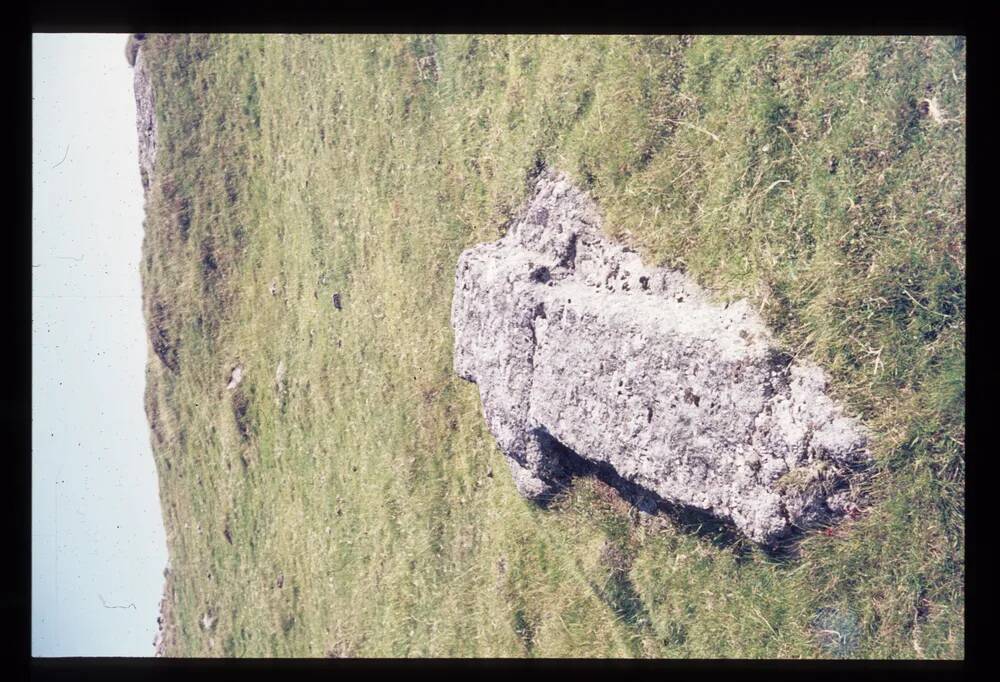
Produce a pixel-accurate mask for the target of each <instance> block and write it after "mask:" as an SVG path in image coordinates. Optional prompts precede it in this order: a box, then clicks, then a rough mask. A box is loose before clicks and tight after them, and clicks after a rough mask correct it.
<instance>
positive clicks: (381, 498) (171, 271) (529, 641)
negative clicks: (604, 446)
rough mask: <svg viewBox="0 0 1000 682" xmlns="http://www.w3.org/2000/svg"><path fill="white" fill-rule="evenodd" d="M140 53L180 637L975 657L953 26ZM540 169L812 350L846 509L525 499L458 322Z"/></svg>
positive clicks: (640, 243) (271, 642)
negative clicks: (747, 539)
mask: <svg viewBox="0 0 1000 682" xmlns="http://www.w3.org/2000/svg"><path fill="white" fill-rule="evenodd" d="M143 50H144V55H145V56H144V58H145V59H146V60H147V61H148V63H149V64H150V67H151V69H152V73H153V78H154V87H155V90H156V93H157V97H158V103H157V115H158V120H159V125H160V128H159V140H160V151H159V156H158V159H157V173H156V183H155V184H154V187H153V188H152V191H151V195H150V199H149V203H148V205H147V219H146V226H145V229H146V239H145V245H144V263H143V266H142V275H143V282H144V295H145V306H146V316H147V322H148V325H149V329H150V338H151V354H150V363H149V370H148V376H147V379H148V385H147V413H148V415H149V417H150V422H151V426H152V433H153V435H152V442H153V446H154V453H155V457H156V461H157V465H158V470H159V475H160V489H161V499H162V503H163V513H164V521H165V524H166V527H167V534H168V543H169V551H170V556H171V564H172V570H171V574H170V577H169V581H168V582H169V585H168V587H169V595H170V605H171V619H172V622H173V623H174V625H175V628H176V631H175V635H174V638H173V640H172V641H171V642H170V646H169V650H168V653H169V654H171V655H180V656H328V655H329V656H486V657H504V656H573V657H577V656H582V657H587V656H596V657H606V656H611V657H628V656H653V657H747V658H757V657H792V658H798V657H835V656H846V657H859V658H866V657H878V658H962V657H963V656H964V471H965V464H964V463H965V447H964V429H965V425H964V421H965V417H964V401H965V381H964V374H965V199H964V192H965V156H964V144H965V85H964V78H965V46H964V40H963V39H961V38H952V37H945V38H942V37H906V38H893V37H769V36H752V37H739V38H737V37H724V36H703V37H694V38H688V37H626V36H598V37H584V36H461V35H449V36H280V35H272V36H253V35H238V36H237V35H233V36H224V35H213V36H201V35H177V36H168V35H151V36H150V37H149V38H148V39H147V42H146V43H145V45H144V47H143ZM539 162H544V163H548V164H551V165H554V166H557V167H559V168H562V169H564V170H566V171H567V172H569V173H570V174H571V175H572V176H573V178H574V179H575V180H576V181H577V182H578V183H579V184H580V185H581V186H584V187H586V188H588V189H589V190H590V191H591V192H592V193H593V195H594V196H595V197H596V199H597V200H598V202H599V204H600V206H601V208H602V211H603V213H604V214H605V217H606V229H607V231H608V232H609V234H611V235H612V236H614V237H616V238H618V239H621V240H623V241H626V242H628V243H631V244H633V245H634V246H635V247H636V248H638V249H639V250H640V251H641V252H642V253H643V255H644V258H646V259H647V261H648V262H656V263H661V264H664V265H670V266H673V267H678V268H683V269H685V270H686V271H688V272H689V273H690V274H691V275H692V276H694V277H695V278H697V279H698V280H699V281H700V282H701V283H702V284H704V285H705V286H706V287H709V288H710V289H711V290H712V291H714V292H716V294H717V295H718V297H719V298H720V299H728V298H737V297H745V298H748V299H749V300H750V301H751V302H752V303H753V304H754V305H755V306H757V307H758V308H759V309H760V310H762V312H763V313H764V315H765V316H766V317H767V319H768V321H769V323H770V324H771V325H772V326H773V327H774V329H775V330H776V331H777V334H778V336H779V338H780V339H781V340H782V343H783V344H784V345H785V346H786V347H787V348H788V349H789V350H790V352H791V353H792V354H793V355H795V356H797V357H804V358H811V359H813V360H815V361H817V362H819V363H820V364H822V365H823V366H824V367H826V368H827V369H828V370H829V372H830V373H831V376H832V379H833V386H832V390H833V391H834V393H835V394H836V395H837V396H838V398H840V399H841V400H843V401H845V402H846V403H847V404H848V405H849V406H850V408H851V410H853V411H854V412H855V413H857V414H859V415H861V416H862V417H863V418H864V419H865V421H866V422H867V423H868V424H869V426H870V427H871V428H872V431H873V434H874V441H873V447H874V454H875V456H876V460H877V465H876V467H875V471H874V473H873V475H872V477H871V478H870V479H869V480H868V482H867V486H868V488H869V489H870V490H869V494H870V496H871V498H872V502H871V505H870V507H869V508H868V509H867V510H866V511H865V513H864V514H863V515H861V516H860V517H859V518H856V519H850V520H848V521H846V522H845V523H843V524H842V525H840V526H838V527H837V528H835V529H830V530H829V531H827V532H817V533H813V534H810V535H808V536H807V537H805V538H804V539H803V540H802V543H801V546H800V551H799V554H798V555H797V556H796V557H794V558H789V559H784V560H779V559H775V558H774V557H769V556H767V555H765V554H763V553H761V552H760V551H759V550H757V549H754V548H749V547H742V548H741V551H734V548H733V547H731V546H727V545H726V544H725V543H718V542H712V539H711V537H706V536H705V534H704V533H701V534H699V533H694V532H691V530H690V529H689V528H687V527H686V526H683V525H681V524H678V523H674V522H671V521H670V520H663V521H662V522H658V523H655V524H644V523H638V522H637V521H636V519H635V517H634V516H633V514H632V513H631V512H630V511H629V509H628V508H627V507H626V506H624V505H623V504H622V503H621V502H620V501H618V500H616V499H615V498H614V497H613V496H611V495H608V493H607V490H606V489H604V488H603V487H602V485H601V484H600V483H598V482H596V481H593V480H581V481H579V482H578V483H577V485H576V486H574V487H573V488H572V489H570V490H569V491H567V492H566V493H565V494H564V496H563V497H562V499H560V500H559V501H558V503H557V504H555V505H553V507H552V508H551V509H548V510H540V509H537V508H535V507H533V506H532V505H530V504H529V503H527V502H525V501H524V500H522V499H521V498H519V497H518V496H517V494H516V492H515V490H514V486H513V484H512V482H511V481H510V478H509V476H508V474H507V471H506V466H505V464H504V460H503V457H502V455H501V454H500V452H499V451H498V450H497V447H496V445H495V442H494V440H493V439H492V437H491V436H490V434H489V432H488V431H487V430H486V427H485V424H484V421H483V418H482V415H481V408H480V404H479V397H478V393H477V388H476V386H474V385H472V384H468V383H465V382H463V381H461V380H459V379H458V378H457V377H456V376H455V375H454V373H453V371H452V355H451V351H452V334H451V329H450V324H449V314H450V304H451V293H452V286H453V276H454V266H455V263H456V260H457V257H458V255H459V253H460V252H461V251H462V250H463V249H465V248H467V247H468V246H470V245H472V244H475V243H477V242H481V241H486V240H492V239H495V238H496V237H497V236H499V234H500V233H501V232H502V229H503V225H504V221H505V220H506V219H507V217H508V216H509V215H510V214H511V212H512V211H513V210H514V209H515V208H516V207H517V205H518V204H519V203H520V202H521V201H522V200H523V199H524V198H525V197H526V193H527V183H526V178H527V177H528V174H529V172H530V171H531V169H532V168H533V167H534V166H535V164H536V163H539ZM272 288H273V290H274V292H275V293H274V294H272V293H271V290H272ZM335 293H336V294H339V295H340V301H341V309H339V310H338V309H337V308H336V307H335V306H334V305H333V304H332V297H333V295H334V294H335ZM236 365H241V366H242V367H243V369H244V378H243V381H242V383H241V384H240V386H239V387H238V388H237V389H236V390H234V391H229V390H227V389H226V384H227V383H228V381H229V378H230V373H231V370H232V369H233V367H235V366H236ZM279 365H282V367H283V368H284V377H281V378H279V377H278V376H277V374H278V367H279ZM227 534H228V539H227V537H226V536H227ZM230 540H231V542H230ZM279 576H282V578H283V582H282V585H281V587H279V586H278V577H279ZM205 613H211V614H213V615H215V616H216V617H217V621H216V623H215V625H214V626H213V627H212V628H211V629H210V630H208V631H205V630H203V629H202V627H201V626H200V625H199V622H200V621H201V618H202V616H203V615H204V614H205ZM831 623H833V624H834V625H833V626H831V625H830V624H831ZM838 623H840V624H845V623H846V625H842V626H841V625H836V624H838ZM838 627H839V628H840V629H842V630H850V632H839V631H838V630H837V629H836V628H838ZM831 633H832V634H831Z"/></svg>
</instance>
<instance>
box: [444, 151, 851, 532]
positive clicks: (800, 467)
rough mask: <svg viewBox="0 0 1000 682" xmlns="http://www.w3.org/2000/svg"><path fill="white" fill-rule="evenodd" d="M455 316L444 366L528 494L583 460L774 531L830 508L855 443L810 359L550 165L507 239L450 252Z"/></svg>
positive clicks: (543, 489) (668, 498)
mask: <svg viewBox="0 0 1000 682" xmlns="http://www.w3.org/2000/svg"><path fill="white" fill-rule="evenodd" d="M452 326H453V328H454V333H455V356H454V363H455V371H456V372H457V373H458V375H459V376H461V377H463V378H465V379H467V380H469V381H473V382H475V383H477V384H478V386H479V391H480V396H481V399H482V405H483V412H484V415H485V418H486V422H487V425H488V426H489V429H490V431H491V432H492V434H493V436H494V437H495V438H496V440H497V443H498V445H499V447H500V449H501V450H502V451H503V453H504V454H505V455H506V457H507V460H508V462H509V464H510V468H511V472H512V475H513V478H514V482H515V485H516V486H517V489H518V491H519V492H520V493H521V494H522V495H524V496H525V497H528V498H530V499H534V500H539V501H544V500H546V499H547V498H548V497H549V496H551V494H552V493H553V492H555V491H556V490H558V489H559V488H561V487H562V486H564V485H565V484H566V483H567V482H568V480H569V479H570V478H571V477H572V476H573V475H574V474H577V473H580V472H581V471H582V470H584V469H586V468H588V467H596V468H597V469H598V470H600V471H603V472H605V473H606V474H609V475H610V476H612V477H613V478H615V479H616V480H617V481H618V484H619V487H620V489H621V490H623V492H628V494H629V495H630V498H631V499H632V500H633V501H637V500H639V501H644V504H645V505H646V506H648V507H651V508H652V507H655V506H656V505H657V504H658V503H659V502H667V503H670V504H673V505H683V506H687V507H693V508H697V509H699V510H703V511H705V512H708V513H709V514H712V515H714V516H717V517H720V518H722V519H726V520H728V521H730V522H732V523H733V524H734V525H735V526H736V527H737V528H738V529H739V530H740V531H742V532H743V533H744V534H746V535H747V536H748V537H750V538H751V539H753V540H755V541H757V542H760V543H771V542H774V541H776V540H778V539H780V538H782V537H784V536H786V535H788V534H789V533H790V532H791V531H793V530H794V529H795V528H802V527H809V526H811V525H814V524H816V523H820V522H825V521H828V520H830V519H831V518H832V517H835V516H836V515H838V514H839V513H841V509H840V507H839V506H838V505H833V507H835V508H831V505H828V504H827V500H828V498H830V497H831V496H834V495H836V494H837V493H838V491H842V490H843V489H844V487H845V486H846V484H847V480H848V478H849V476H850V474H851V472H852V470H854V469H856V468H857V466H858V465H859V464H861V463H863V462H864V461H866V460H867V458H868V453H867V437H866V431H865V429H864V427H863V426H862V425H861V424H860V422H859V421H858V420H856V419H853V418H851V417H848V416H845V415H844V414H843V412H842V409H841V408H840V407H839V406H838V405H836V404H835V403H834V402H833V400H832V399H831V398H830V397H829V396H828V395H827V394H826V376H825V374H824V372H823V370H822V369H821V368H819V367H818V366H816V365H813V364H810V363H806V362H798V361H797V362H792V361H791V358H790V357H789V356H788V355H787V354H785V353H782V352H781V350H780V349H779V348H777V347H776V344H775V342H774V340H773V338H772V336H771V334H770V332H769V330H768V329H767V328H766V326H765V325H764V323H763V321H762V320H761V319H760V317H759V316H758V315H757V313H756V311H754V310H753V309H752V308H751V307H750V306H749V305H748V304H747V303H746V302H745V301H740V302H737V303H733V304H731V305H725V306H724V305H717V304H715V303H713V302H712V301H711V300H710V298H709V296H708V295H707V293H706V292H705V291H703V290H702V289H701V288H700V287H699V286H698V285H697V284H696V283H695V282H693V281H692V280H691V279H689V278H688V277H687V276H686V275H684V274H683V273H680V272H676V271H673V270H670V269H667V268H656V267H650V266H646V265H643V263H642V261H641V259H640V257H639V255H638V254H636V253H635V252H633V251H631V250H630V249H628V248H625V247H623V246H621V245H618V244H615V243H612V242H610V241H609V240H607V239H605V238H604V237H603V236H602V233H601V228H600V215H599V213H598V210H597V206H596V205H595V203H594V202H593V201H592V200H591V199H590V197H589V196H588V195H587V194H586V193H584V192H582V191H580V190H578V189H576V188H574V187H573V186H572V185H571V183H570V182H569V180H568V179H567V177H566V176H565V175H563V174H561V173H558V172H556V171H553V170H544V171H543V172H542V173H541V174H540V175H539V177H538V180H537V184H536V186H535V191H534V193H533V195H532V197H531V198H530V199H529V201H528V203H527V204H526V206H525V207H524V208H523V209H522V210H521V211H520V213H519V215H518V217H517V218H516V219H515V220H514V221H513V225H512V227H511V229H510V230H509V231H508V233H507V234H506V235H505V236H504V237H503V238H502V239H500V240H498V241H496V242H492V243H487V244H479V245H476V246H473V247H472V248H469V249H467V250H466V251H464V252H463V253H462V255H461V256H460V258H459V262H458V268H457V272H456V276H455V292H454V299H453V302H452ZM640 506H641V505H640Z"/></svg>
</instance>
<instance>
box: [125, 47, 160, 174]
mask: <svg viewBox="0 0 1000 682" xmlns="http://www.w3.org/2000/svg"><path fill="white" fill-rule="evenodd" d="M130 44H131V43H130ZM144 52H145V50H143V49H142V43H141V42H137V43H135V63H134V71H133V77H132V84H133V90H134V92H135V118H136V131H137V132H138V135H139V175H140V177H141V178H142V189H143V193H144V194H148V192H149V187H150V183H151V182H152V179H153V170H154V168H155V164H156V140H157V137H156V133H157V131H156V109H155V101H154V97H153V82H152V79H151V78H150V74H149V69H148V68H147V65H146V59H145V57H144Z"/></svg>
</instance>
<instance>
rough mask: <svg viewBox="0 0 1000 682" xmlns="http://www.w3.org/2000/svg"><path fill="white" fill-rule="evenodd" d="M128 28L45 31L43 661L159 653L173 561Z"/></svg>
mask: <svg viewBox="0 0 1000 682" xmlns="http://www.w3.org/2000/svg"><path fill="white" fill-rule="evenodd" d="M126 37H127V36H126V35H111V34H65V35H59V34H36V35H34V36H33V39H32V190H33V197H32V201H33V205H32V271H31V272H32V323H31V336H32V367H31V407H32V426H31V439H32V484H31V485H32V491H31V492H32V503H31V507H32V508H31V519H32V526H31V538H32V556H31V652H32V655H33V656H151V655H152V653H153V638H154V637H155V635H156V617H157V615H158V614H159V600H160V596H161V590H162V588H163V569H164V567H165V566H166V562H167V551H166V542H165V539H164V532H163V522H162V517H161V512H160V501H159V488H158V483H157V479H156V469H155V465H154V462H153V456H152V453H151V451H150V445H149V428H148V426H147V422H146V415H145V412H144V410H143V388H144V385H145V364H146V335H145V328H144V323H143V318H142V303H141V300H142V299H141V291H140V280H139V260H140V250H141V246H142V218H143V213H142V186H141V183H140V180H139V165H138V156H137V155H138V150H137V145H138V143H137V137H136V125H135V100H134V97H133V92H132V70H131V69H130V68H129V66H128V64H127V62H126V61H125V51H124V46H125V41H126ZM133 605H134V606H133ZM118 606H122V607H125V608H114V607H118Z"/></svg>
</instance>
